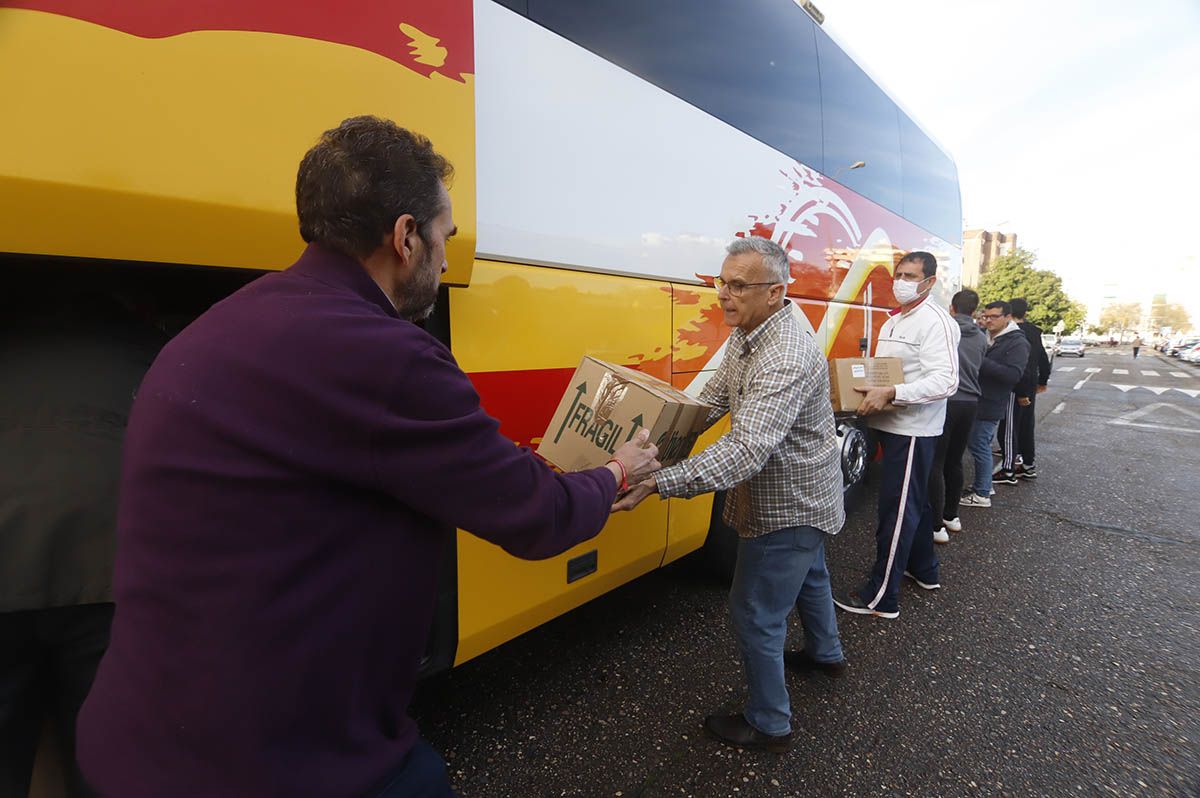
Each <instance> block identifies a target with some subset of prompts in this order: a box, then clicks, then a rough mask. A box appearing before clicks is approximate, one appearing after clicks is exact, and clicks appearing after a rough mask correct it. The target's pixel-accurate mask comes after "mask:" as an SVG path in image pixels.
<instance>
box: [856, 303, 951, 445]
mask: <svg viewBox="0 0 1200 798" xmlns="http://www.w3.org/2000/svg"><path fill="white" fill-rule="evenodd" d="M961 337H962V333H961V332H959V329H958V322H956V321H955V320H954V319H953V318H952V317H951V316H950V314H949V313H948V312H947V311H945V310H943V309H942V308H940V307H938V306H937V305H936V304H934V302H933V301H932V300H931V299H929V298H928V297H926V299H925V301H923V302H922V303H921V304H919V305H917V306H916V307H915V308H913V309H912V310H909V311H908V312H907V313H898V314H896V315H894V316H891V317H890V318H889V319H888V320H887V321H885V322H884V323H883V328H882V329H881V330H880V331H879V343H878V344H877V345H876V347H875V356H876V357H898V358H900V362H901V363H902V364H903V366H904V384H903V385H897V386H896V398H895V400H894V403H895V404H896V405H898V407H896V408H895V409H894V410H885V411H883V412H881V413H876V414H875V415H873V416H869V417H868V418H867V423H868V424H870V425H871V426H872V427H874V428H875V429H878V430H883V431H884V432H891V433H894V434H896V435H915V436H917V437H922V438H923V437H935V436H938V435H941V434H942V427H943V425H944V424H945V422H946V400H947V399H949V398H950V397H951V396H953V395H954V392H955V391H957V390H958V340H959V338H961Z"/></svg>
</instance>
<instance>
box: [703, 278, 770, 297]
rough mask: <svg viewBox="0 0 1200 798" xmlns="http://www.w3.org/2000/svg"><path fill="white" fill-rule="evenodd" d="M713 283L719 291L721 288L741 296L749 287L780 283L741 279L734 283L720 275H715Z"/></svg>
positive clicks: (731, 294)
mask: <svg viewBox="0 0 1200 798" xmlns="http://www.w3.org/2000/svg"><path fill="white" fill-rule="evenodd" d="M713 285H715V286H716V287H717V290H718V291H720V290H721V289H724V290H726V291H728V292H729V294H730V296H741V295H742V294H743V293H744V292H745V290H746V289H747V288H754V287H755V286H759V285H779V283H777V282H774V281H772V282H768V283H743V282H741V281H740V280H734V281H733V282H732V283H727V282H725V281H724V280H722V279H721V278H720V277H714V278H713Z"/></svg>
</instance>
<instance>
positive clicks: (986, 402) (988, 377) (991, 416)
mask: <svg viewBox="0 0 1200 798" xmlns="http://www.w3.org/2000/svg"><path fill="white" fill-rule="evenodd" d="M1028 362H1029V341H1027V340H1025V336H1024V335H1022V334H1021V331H1020V330H1014V329H1009V330H1008V331H1006V332H1003V333H1001V334H1000V335H997V336H996V337H995V338H994V339H993V340H992V343H991V345H990V346H988V349H987V354H986V355H985V356H984V358H983V362H982V363H980V365H979V387H980V389H981V390H982V391H983V395H982V396H981V397H980V399H979V408H978V410H977V411H976V413H975V418H977V419H979V420H980V421H997V420H999V419H1001V418H1003V417H1004V413H1005V411H1006V409H1007V407H1008V395H1009V394H1010V393H1012V392H1013V387H1014V386H1016V384H1017V381H1018V380H1019V379H1021V375H1022V374H1023V373H1024V371H1025V365H1026V364H1027V363H1028Z"/></svg>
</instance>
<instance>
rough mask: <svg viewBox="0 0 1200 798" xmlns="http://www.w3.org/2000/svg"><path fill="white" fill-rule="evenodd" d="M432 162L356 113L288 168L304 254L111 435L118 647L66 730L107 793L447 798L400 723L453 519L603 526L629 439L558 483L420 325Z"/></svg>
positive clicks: (435, 265)
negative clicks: (504, 432)
mask: <svg viewBox="0 0 1200 798" xmlns="http://www.w3.org/2000/svg"><path fill="white" fill-rule="evenodd" d="M450 174H451V166H450V164H449V163H448V162H446V161H445V160H444V159H443V158H442V157H441V156H440V155H438V154H437V153H436V152H435V151H434V150H433V147H432V145H431V144H430V142H429V140H428V139H425V138H424V137H421V136H418V135H415V134H412V133H410V132H408V131H406V130H404V129H402V128H400V127H397V126H396V125H395V124H393V123H391V122H386V121H383V120H379V119H375V118H372V117H357V118H354V119H348V120H346V121H345V122H343V123H342V124H341V126H339V127H338V128H336V129H334V130H330V131H328V132H326V133H325V134H324V135H323V136H322V137H321V140H320V142H319V143H318V144H317V145H316V146H315V147H313V149H311V150H310V151H309V152H308V154H307V155H305V157H304V160H303V161H302V162H301V164H300V171H299V175H298V178H297V182H296V204H297V210H298V213H299V217H300V232H301V235H302V236H303V238H304V240H305V241H307V242H308V244H309V246H308V249H306V250H305V252H304V254H303V255H302V256H301V257H300V259H299V260H298V261H297V262H296V263H295V264H293V265H292V266H291V267H290V268H289V269H287V270H286V271H283V272H280V273H277V274H271V275H268V276H266V277H263V278H261V279H259V280H257V281H255V282H254V283H252V284H250V285H248V286H247V287H246V288H244V289H242V290H241V291H239V292H237V293H236V294H234V295H233V296H231V297H229V298H228V299H226V300H225V301H223V302H221V303H219V304H217V305H215V306H214V307H213V308H212V309H211V310H209V311H208V312H207V313H205V314H204V315H203V316H201V317H200V318H199V319H197V320H196V322H195V323H194V324H192V325H191V326H190V327H188V328H187V329H186V330H184V331H183V332H182V333H181V334H180V335H179V336H177V337H176V338H175V339H174V340H173V341H171V342H170V343H169V344H168V345H167V346H166V348H165V349H164V350H163V351H162V354H161V355H160V356H159V357H158V359H157V360H156V361H155V363H154V365H153V366H152V367H151V369H150V371H149V373H148V374H147V375H146V378H145V380H144V382H143V383H142V386H141V388H140V390H139V392H138V396H137V399H136V401H135V403H134V406H133V411H132V416H131V418H130V423H129V428H128V432H127V436H126V442H125V453H124V465H123V473H122V485H121V499H120V510H119V517H118V532H117V536H118V542H117V560H116V574H115V598H116V616H115V619H114V622H113V629H112V643H111V646H110V648H109V650H108V653H107V654H106V655H105V657H104V659H103V661H102V662H101V664H100V670H99V673H98V675H97V677H96V681H95V684H94V686H93V688H92V691H91V693H90V694H89V696H88V698H87V701H86V703H85V704H84V707H83V710H82V712H81V714H80V719H79V743H78V751H79V760H80V763H81V765H82V767H83V771H84V774H85V776H86V777H87V778H88V780H89V781H90V782H91V783H92V785H93V786H94V787H95V788H96V789H97V790H98V791H99V792H100V793H101V794H102V795H112V796H120V797H121V798H161V796H167V795H172V796H206V797H207V796H212V797H213V798H218V797H219V798H238V797H239V796H255V797H256V798H257V797H260V796H276V795H278V796H288V797H289V798H304V797H305V796H313V798H317V797H318V796H319V797H320V798H339V797H341V796H345V798H351V796H355V797H357V796H389V798H390V797H391V796H401V795H403V796H409V795H420V796H445V795H452V792H451V789H450V785H449V781H448V779H447V776H446V771H445V766H444V764H443V762H442V760H441V758H440V756H439V755H438V754H437V753H436V752H434V751H433V750H432V749H431V748H430V747H429V746H428V745H426V744H425V743H423V742H422V741H421V740H420V739H419V737H418V732H417V729H416V726H415V724H414V723H413V721H412V719H411V718H409V717H408V715H407V708H408V703H409V699H410V698H411V696H412V692H413V685H414V681H415V678H416V671H417V665H418V661H419V659H420V655H421V653H422V650H423V646H424V644H425V641H426V636H427V634H428V631H429V627H430V622H431V617H432V613H433V609H434V592H435V582H436V576H435V575H436V574H437V572H438V567H437V565H438V558H439V553H440V551H441V550H442V548H443V545H444V543H445V541H446V540H447V537H448V536H450V535H453V534H454V529H455V528H456V527H458V528H462V529H466V530H468V531H470V532H473V533H474V534H476V535H479V536H480V537H482V538H484V539H486V540H489V541H492V542H494V543H496V544H497V545H499V546H502V547H504V548H505V549H506V550H507V551H509V552H511V553H513V554H514V555H516V556H519V557H524V558H528V559H537V558H543V557H549V556H552V555H555V554H558V553H559V552H562V551H564V550H566V549H567V548H569V547H571V546H573V545H574V544H576V543H579V542H580V541H583V540H586V539H587V538H589V537H592V536H593V535H595V534H597V533H598V532H599V531H600V529H601V528H602V527H603V526H604V523H605V521H606V519H607V518H608V515H609V510H610V506H611V505H612V503H613V501H614V499H615V497H616V494H617V487H618V483H620V482H621V480H622V470H624V471H625V472H627V473H628V475H629V479H631V480H632V479H638V478H641V477H642V476H644V475H646V474H648V473H650V472H651V471H652V470H654V469H655V468H657V467H658V463H657V462H655V455H656V450H655V449H654V447H652V446H646V447H645V448H642V445H641V444H643V443H644V440H645V439H644V436H643V437H642V439H641V440H640V441H637V442H631V443H630V444H627V445H626V446H624V447H622V448H621V449H619V450H618V451H617V453H616V459H617V460H619V461H621V462H620V464H617V463H610V464H609V465H608V466H606V467H604V468H596V469H593V470H590V471H584V472H580V473H576V474H567V475H560V474H555V473H554V472H552V471H551V470H550V469H549V468H547V467H546V466H545V465H544V464H543V463H542V462H541V461H539V460H537V459H536V458H535V457H534V456H533V455H532V454H531V453H530V452H529V451H528V450H524V449H519V448H517V447H515V446H513V445H512V442H511V441H509V440H507V439H505V438H504V437H502V436H501V435H500V433H499V432H498V424H497V422H496V421H495V420H493V419H492V418H490V417H489V416H488V415H487V414H486V413H484V411H483V410H482V409H481V407H480V404H479V397H478V396H477V394H476V393H475V391H474V389H473V388H472V386H471V383H470V382H469V381H468V379H467V377H466V375H464V374H463V372H462V371H461V370H460V369H459V368H458V365H457V364H456V363H455V361H454V358H453V356H452V355H451V354H450V352H449V350H447V349H446V347H445V346H443V345H442V344H441V343H440V342H438V341H437V340H436V339H435V338H433V337H432V336H431V335H429V334H428V333H426V332H424V331H423V330H422V329H421V328H419V327H418V326H416V325H415V324H414V323H413V322H414V321H419V320H421V319H424V318H426V317H427V316H428V315H429V313H430V312H431V310H432V308H433V305H434V302H435V300H436V297H437V288H438V283H439V281H440V276H441V274H442V273H443V272H444V271H445V268H446V263H445V247H446V241H447V240H448V239H449V238H450V236H452V235H453V234H454V232H455V226H454V220H453V217H452V211H451V206H450V197H449V195H448V193H447V192H446V188H445V181H446V180H447V179H448V178H449V177H450Z"/></svg>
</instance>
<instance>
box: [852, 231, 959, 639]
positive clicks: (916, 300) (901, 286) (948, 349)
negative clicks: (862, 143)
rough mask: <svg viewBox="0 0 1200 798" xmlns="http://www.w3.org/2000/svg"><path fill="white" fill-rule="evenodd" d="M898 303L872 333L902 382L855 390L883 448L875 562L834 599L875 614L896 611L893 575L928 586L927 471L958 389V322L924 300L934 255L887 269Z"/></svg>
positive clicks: (931, 559) (933, 574) (931, 563)
mask: <svg viewBox="0 0 1200 798" xmlns="http://www.w3.org/2000/svg"><path fill="white" fill-rule="evenodd" d="M893 277H894V280H893V283H892V292H893V293H894V294H895V296H896V301H897V302H898V303H899V307H898V308H896V309H894V310H892V311H890V312H889V314H888V315H889V318H888V319H887V321H885V322H884V323H883V327H882V328H880V331H879V343H878V345H877V346H876V347H875V354H876V356H877V357H896V358H899V359H900V362H901V364H902V366H903V369H904V383H903V384H900V385H889V386H887V387H886V388H870V389H860V390H862V391H863V393H865V394H866V395H865V396H864V397H863V401H862V405H861V406H860V407H859V409H858V413H859V415H863V416H868V422H867V423H868V424H870V425H871V426H872V427H873V428H874V429H875V430H876V431H878V433H879V440H880V443H881V444H882V446H883V470H882V471H883V473H882V477H883V480H882V484H881V485H880V487H879V525H878V526H877V527H876V530H875V565H874V567H873V568H872V569H871V573H870V574H869V575H868V576H867V578H866V581H865V582H864V583H863V585H862V587H860V588H859V589H858V590H857V591H853V592H849V593H844V594H842V595H841V596H840V597H839V598H837V599H834V601H835V603H836V604H837V606H839V607H841V608H842V609H843V610H845V611H846V612H851V613H855V614H857V615H869V616H875V617H878V618H899V617H900V577H901V575H905V576H908V577H909V578H911V579H912V580H913V581H915V582H916V583H917V585H919V586H920V587H922V588H925V589H926V590H936V589H938V588H939V587H940V586H941V585H940V584H939V582H938V558H937V554H936V553H934V550H933V510H932V508H931V507H930V506H929V494H928V487H929V471H930V469H931V467H932V464H933V459H934V455H935V453H936V450H937V441H938V438H939V437H940V436H941V434H942V429H943V427H944V425H945V421H946V400H947V399H949V398H950V397H951V396H952V395H954V393H955V391H957V390H958V341H959V338H960V337H961V334H960V333H959V330H958V323H957V322H955V321H954V319H952V318H951V317H950V314H949V313H947V312H946V311H945V310H944V309H943V308H941V307H940V306H939V305H938V304H937V303H935V302H929V301H927V299H928V297H929V293H930V291H932V290H933V286H934V285H935V284H936V283H937V260H936V259H935V258H934V257H933V255H931V254H930V253H928V252H921V251H917V252H910V253H908V254H907V255H905V256H904V257H903V258H902V259H901V260H900V262H899V263H898V264H896V269H895V272H894V274H893Z"/></svg>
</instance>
